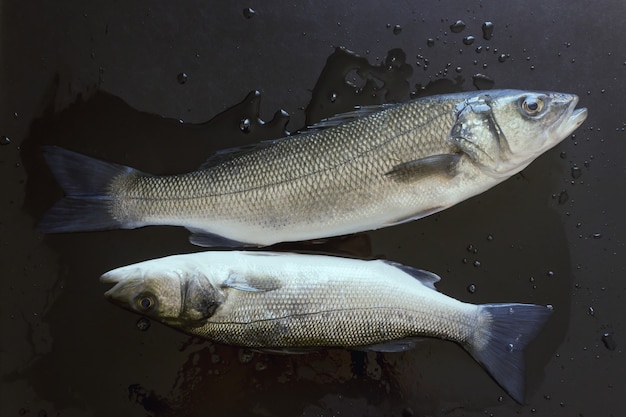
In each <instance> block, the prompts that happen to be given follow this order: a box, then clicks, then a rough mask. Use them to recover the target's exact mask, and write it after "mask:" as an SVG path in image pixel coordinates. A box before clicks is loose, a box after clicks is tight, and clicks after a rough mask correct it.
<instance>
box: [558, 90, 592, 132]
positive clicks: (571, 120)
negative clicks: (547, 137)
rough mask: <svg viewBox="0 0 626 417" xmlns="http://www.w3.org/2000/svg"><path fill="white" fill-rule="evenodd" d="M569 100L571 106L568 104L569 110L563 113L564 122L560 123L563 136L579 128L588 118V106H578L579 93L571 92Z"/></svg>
mask: <svg viewBox="0 0 626 417" xmlns="http://www.w3.org/2000/svg"><path fill="white" fill-rule="evenodd" d="M567 100H569V101H570V103H569V106H567V111H565V113H564V115H563V118H562V122H561V123H560V124H559V131H560V132H561V135H562V136H563V137H565V136H568V135H569V134H571V133H572V132H573V131H574V130H576V129H578V127H579V126H580V125H582V124H583V122H584V121H585V120H586V119H587V108H586V107H581V108H579V109H577V108H576V105H577V104H578V100H579V98H578V96H577V95H575V94H571V95H569V97H567Z"/></svg>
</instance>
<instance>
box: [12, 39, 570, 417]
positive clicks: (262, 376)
mask: <svg viewBox="0 0 626 417" xmlns="http://www.w3.org/2000/svg"><path fill="white" fill-rule="evenodd" d="M405 60H406V56H405V54H404V52H403V51H401V50H397V49H396V50H391V51H390V52H389V54H388V56H387V57H386V58H385V59H384V60H383V63H382V64H380V65H372V64H370V63H369V62H368V60H367V59H365V58H363V57H359V56H357V55H355V54H352V53H350V52H348V51H346V50H344V49H337V50H336V51H335V52H334V53H333V54H332V55H331V56H330V57H329V59H328V61H327V64H326V67H325V68H324V69H323V70H322V72H321V76H320V78H319V80H318V82H317V84H316V87H315V89H314V91H313V92H312V100H311V102H310V104H309V106H307V110H306V123H307V125H310V124H314V123H315V122H317V121H319V120H321V119H322V118H324V117H328V116H331V115H333V114H335V113H338V112H342V111H347V110H349V109H352V108H353V107H354V106H355V105H366V104H377V103H381V102H393V101H402V100H405V99H406V98H407V96H408V95H409V90H410V85H409V83H408V81H407V78H408V76H410V75H411V73H412V69H411V68H412V67H411V66H410V65H408V64H406V62H405ZM463 83H464V81H463V79H461V78H457V79H455V80H454V81H453V80H449V79H439V80H437V81H436V82H432V83H429V84H428V85H426V86H425V87H423V88H422V87H421V86H417V89H416V91H414V93H413V94H412V95H413V96H422V95H427V94H433V93H443V92H453V91H460V90H461V89H463V88H466V87H467V86H464V85H463ZM259 100H260V95H259V94H258V93H257V92H252V93H250V94H249V95H248V96H247V97H246V98H245V99H244V100H243V101H242V102H241V103H239V104H237V105H235V106H233V107H231V108H230V109H228V110H226V111H224V112H223V113H221V114H219V115H217V116H215V117H214V118H213V119H211V121H209V122H207V123H204V124H200V125H188V124H184V123H183V124H181V123H179V122H177V121H173V120H168V119H163V118H160V117H157V116H154V115H149V114H145V113H141V112H139V111H136V110H134V109H132V108H130V107H129V106H127V105H126V104H125V103H124V102H123V101H121V100H120V99H118V98H116V97H113V96H110V95H107V94H104V93H101V92H96V93H95V94H94V95H93V96H91V97H86V98H84V99H81V100H78V101H77V102H76V103H75V104H73V105H71V106H70V107H69V108H67V109H66V110H63V111H61V112H58V113H56V112H54V111H52V110H50V111H48V112H46V114H45V115H44V117H42V118H39V119H38V120H36V121H35V122H34V124H33V125H32V128H31V134H30V137H29V138H28V139H27V140H26V141H25V142H24V143H23V145H22V148H21V149H22V159H23V163H24V166H25V168H26V170H27V172H28V182H27V184H26V190H27V192H26V196H25V200H24V210H25V211H26V212H27V213H29V214H30V215H32V216H33V217H34V218H40V217H41V214H42V213H43V212H44V211H45V210H46V209H48V208H49V207H50V205H51V204H52V203H53V202H54V201H55V200H56V199H58V198H59V197H60V196H61V191H60V189H59V188H58V186H56V185H54V181H53V179H52V177H51V174H50V173H49V172H48V170H47V169H46V168H45V165H44V163H43V160H42V158H41V156H40V148H41V146H42V145H43V144H55V145H59V146H63V147H66V148H69V149H72V150H76V151H78V152H83V153H86V154H89V155H93V156H96V157H99V158H101V159H106V160H109V161H115V162H118V163H121V164H126V165H132V166H135V167H137V168H139V169H141V170H145V171H147V172H151V173H155V174H167V173H175V172H186V171H189V170H192V169H194V168H195V167H196V166H197V165H199V164H200V163H202V162H203V160H204V159H206V157H207V156H208V155H210V154H211V153H212V152H214V151H216V150H219V149H222V148H229V147H236V146H242V145H246V144H249V143H254V142H257V141H259V140H265V139H272V138H277V137H281V136H284V134H285V131H286V124H287V121H288V116H287V115H286V113H285V112H281V111H277V112H276V113H275V115H274V117H273V118H272V120H271V121H268V122H263V121H261V119H260V116H259ZM86 138H88V139H86ZM548 158H552V159H554V156H548ZM552 189H553V188H552V186H551V184H548V183H543V182H541V181H536V180H533V181H529V180H527V179H526V178H524V176H522V175H517V176H515V177H514V178H512V179H510V180H509V184H508V186H507V187H497V188H496V189H494V190H491V191H489V192H488V193H486V194H485V195H484V196H480V197H479V198H474V199H472V200H470V201H467V202H465V203H463V204H462V205H459V206H458V207H455V208H453V209H450V210H448V211H446V212H444V213H441V214H437V215H435V216H431V217H429V218H426V219H422V220H420V221H419V222H413V223H411V224H408V225H402V226H399V227H394V228H389V229H385V230H381V231H378V232H372V233H367V234H365V233H364V234H358V235H353V236H346V237H340V238H334V239H323V240H320V241H316V242H305V243H285V244H279V245H276V246H275V247H273V248H272V249H275V250H285V251H287V250H297V251H305V252H311V251H314V252H323V253H333V254H339V255H344V256H352V257H359V258H373V257H386V258H391V259H393V260H395V261H398V262H402V263H405V264H407V265H412V266H416V267H420V268H424V269H430V270H432V271H434V272H437V273H439V274H440V275H441V276H442V277H443V280H442V282H441V283H439V284H438V287H439V289H440V290H441V291H442V292H444V293H446V294H448V295H450V296H452V297H455V298H458V299H461V300H465V301H468V302H472V303H483V302H507V301H518V302H532V303H537V304H552V305H554V307H555V314H554V315H553V317H552V318H551V320H550V321H549V323H548V325H547V326H546V329H545V330H544V332H543V333H542V334H541V335H540V336H539V338H538V339H537V340H536V341H535V342H534V343H533V344H532V345H531V346H530V348H529V350H528V355H527V359H528V368H529V369H528V380H529V388H530V390H529V392H530V393H533V392H534V389H533V385H535V384H536V383H537V382H538V381H540V380H541V379H542V369H543V367H544V365H545V364H546V362H547V361H548V359H549V358H550V356H551V355H553V353H554V350H555V349H556V347H557V345H558V344H559V343H560V342H561V340H562V338H563V335H564V332H565V329H566V328H567V323H568V311H569V303H570V301H569V288H570V285H571V271H570V260H569V252H568V244H567V241H566V237H565V234H564V231H563V228H562V225H561V223H560V220H559V217H558V215H557V214H556V213H555V212H554V209H553V208H551V207H549V206H547V205H546V204H545V202H544V196H545V195H549V194H550V192H551V191H552ZM522 202H523V205H522V204H521V203H522ZM555 204H556V203H555ZM500 212H506V213H507V218H501V217H499V214H498V213H500ZM538 233H540V236H541V245H537V246H534V244H533V243H532V242H536V240H537V238H538V236H539V235H538ZM44 240H45V242H46V244H47V245H49V246H50V247H51V248H53V249H54V251H56V252H57V253H58V254H59V265H61V266H60V269H59V270H58V271H56V273H57V274H58V277H59V278H58V281H56V282H54V283H52V284H49V285H50V286H49V288H48V290H47V291H48V293H49V297H50V300H49V303H48V305H47V308H46V311H45V314H44V316H43V317H42V318H41V320H42V322H43V323H45V328H46V329H47V330H46V331H45V332H44V334H38V333H37V332H32V333H31V334H30V335H29V340H30V341H31V343H32V349H33V352H34V359H33V360H32V361H31V362H30V364H29V365H28V366H27V367H25V368H24V369H20V370H17V371H15V372H13V373H12V374H11V375H9V377H8V379H9V380H11V381H17V380H20V379H25V380H27V381H29V383H30V384H32V386H33V387H34V389H35V391H36V393H37V395H38V396H40V397H41V398H43V399H49V400H50V401H52V402H53V404H54V406H53V407H54V409H56V410H64V409H74V410H87V409H88V408H89V407H90V406H91V405H90V404H92V401H93V403H98V404H99V407H100V408H99V410H98V413H99V414H100V415H107V414H109V415H114V414H116V412H117V411H116V410H119V408H118V407H119V404H120V402H122V403H123V402H124V401H127V403H128V407H129V408H128V409H129V410H132V411H131V412H132V413H133V414H137V415H145V413H148V414H149V415H156V416H187V415H199V414H200V413H202V414H204V413H208V410H210V412H211V414H215V415H259V416H262V415H285V416H294V415H303V416H313V415H316V416H317V415H339V414H343V415H381V414H385V415H398V416H399V415H402V416H412V415H437V414H439V413H441V412H443V413H447V414H449V415H456V413H457V412H459V413H462V412H463V411H476V410H482V409H484V408H485V407H489V406H493V405H496V404H498V403H499V402H500V400H502V399H500V400H499V397H502V396H504V400H502V401H507V402H511V401H512V400H510V399H509V398H508V397H506V395H505V394H504V393H503V392H502V391H501V390H500V388H499V387H498V386H497V385H496V384H495V383H494V382H493V381H492V380H491V379H490V377H489V376H488V375H487V374H486V373H484V371H483V370H482V369H481V368H480V367H479V366H478V365H477V364H476V363H474V362H473V360H472V359H471V358H470V357H469V355H467V354H466V353H465V352H463V350H462V349H461V348H460V347H458V346H455V345H454V344H452V343H450V342H444V341H438V340H428V341H424V342H423V343H420V344H418V346H417V347H416V348H415V349H413V350H411V351H408V352H404V353H373V352H368V353H364V352H354V351H347V350H340V349H332V350H322V351H319V352H314V353H309V354H302V355H267V354H262V353H257V352H251V351H248V350H245V349H240V348H237V347H231V346H222V345H217V344H213V343H210V342H207V341H203V340H198V339H196V338H190V337H188V336H186V335H184V334H182V333H178V332H176V331H174V330H172V329H169V328H166V327H164V326H161V325H159V324H153V325H149V322H146V321H145V320H144V321H139V322H138V321H137V320H138V317H136V316H132V315H131V314H129V313H127V312H125V311H118V309H117V308H115V307H113V306H110V305H108V304H107V303H106V301H105V300H104V299H103V297H102V293H103V292H104V291H105V290H106V288H104V287H103V286H102V285H100V284H99V283H97V280H96V278H97V277H98V276H99V275H100V274H101V273H103V272H104V271H107V270H109V269H112V268H114V267H117V266H121V265H125V264H129V263H133V262H137V261H140V260H144V259H150V258H156V257H159V256H165V255H169V254H173V253H185V252H191V251H197V250H199V248H196V247H193V246H191V245H189V244H188V242H187V232H186V231H185V230H182V229H179V228H170V227H150V228H143V229H137V230H130V231H112V232H97V233H75V234H67V235H50V236H46V237H45V238H44ZM545 248H550V250H549V253H547V252H546V249H545ZM547 271H556V272H553V275H554V274H556V275H557V277H558V279H554V277H553V276H548V274H547ZM459 282H460V283H461V284H460V285H453V284H455V283H456V284H458V283H459ZM470 286H473V290H472V291H467V290H466V288H468V287H470ZM94 375H98V384H97V385H98V386H99V387H100V388H99V389H101V390H106V391H108V392H109V394H108V395H110V396H113V397H114V398H115V399H116V400H115V401H112V402H111V404H109V405H106V404H102V403H101V402H98V400H97V398H98V396H97V395H96V394H95V393H93V392H92V389H93V387H92V385H91V384H85V383H84V381H89V380H90V379H92V378H93V376H94ZM67 387H71V389H70V390H68V388H67ZM24 410H25V411H28V412H29V413H31V414H32V413H33V412H34V411H33V410H26V409H24ZM25 414H26V413H25Z"/></svg>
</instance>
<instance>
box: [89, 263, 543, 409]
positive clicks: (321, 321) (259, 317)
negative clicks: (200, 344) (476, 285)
mask: <svg viewBox="0 0 626 417" xmlns="http://www.w3.org/2000/svg"><path fill="white" fill-rule="evenodd" d="M438 280H439V277H438V276H437V275H435V274H433V273H430V272H426V271H422V270H418V269H414V268H411V267H407V266H403V265H400V264H396V263H392V262H386V261H380V260H377V261H362V260H356V259H347V258H338V257H332V256H322V255H300V254H290V253H271V252H237V251H229V252H203V253H195V254H187V255H176V256H170V257H166V258H161V259H155V260H150V261H146V262H141V263H138V264H134V265H129V266H125V267H122V268H118V269H114V270H112V271H110V272H107V273H106V274H104V275H103V276H102V277H101V281H102V282H105V283H111V284H115V285H114V286H113V287H112V288H111V289H109V290H108V291H107V292H106V293H105V296H106V297H107V298H108V299H109V300H111V301H112V302H114V303H116V304H118V305H120V306H122V307H124V308H126V309H129V310H131V311H134V312H136V313H140V314H143V315H146V316H148V317H152V318H154V319H155V320H158V321H160V322H162V323H165V324H167V325H169V326H172V327H175V328H177V329H180V330H183V331H185V332H187V333H190V334H194V335H197V336H201V337H204V338H207V339H210V340H213V341H216V342H220V343H226V344H232V345H237V346H245V347H249V348H254V349H261V350H280V349H285V348H286V349H288V350H294V349H295V350H297V349H302V348H324V347H346V348H352V349H369V350H377V351H387V352H389V351H401V350H405V349H408V348H410V347H412V345H413V344H414V342H415V338H416V337H419V336H430V337H437V338H442V339H447V340H451V341H454V342H457V343H458V344H460V345H461V346H463V348H465V349H466V350H467V351H468V352H469V353H470V354H471V355H472V356H473V357H474V359H476V360H477V361H478V362H479V363H480V364H481V365H482V366H483V367H484V368H485V369H486V370H487V372H489V373H490V374H491V375H492V376H493V378H494V379H495V380H496V381H497V382H498V383H499V384H500V385H501V386H502V388H504V389H505V390H506V391H507V392H508V393H509V394H510V395H511V397H513V398H514V399H515V400H516V401H518V402H522V401H523V397H524V357H523V352H522V349H523V348H524V346H525V345H526V344H527V343H528V342H529V341H530V340H531V339H533V338H534V336H535V335H536V334H537V332H538V331H539V330H540V329H541V327H542V326H543V324H544V322H545V321H546V320H547V318H548V316H549V315H550V312H551V309H550V308H548V307H544V306H538V305H532V304H483V305H475V304H468V303H463V302H460V301H458V300H455V299H453V298H450V297H448V296H446V295H443V294H441V293H439V292H437V291H436V290H435V287H434V283H435V282H437V281H438Z"/></svg>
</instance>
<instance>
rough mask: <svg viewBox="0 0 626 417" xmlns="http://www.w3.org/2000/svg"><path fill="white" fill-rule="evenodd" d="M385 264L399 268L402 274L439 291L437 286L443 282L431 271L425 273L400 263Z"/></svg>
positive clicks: (389, 262) (388, 262)
mask: <svg viewBox="0 0 626 417" xmlns="http://www.w3.org/2000/svg"><path fill="white" fill-rule="evenodd" d="M383 262H385V263H386V264H388V265H391V266H393V267H396V268H398V269H399V270H401V271H402V272H405V273H407V274H409V275H411V276H412V277H413V278H415V279H417V280H418V281H419V282H421V283H422V284H423V285H424V286H426V287H428V288H431V289H433V290H435V291H437V288H435V284H436V283H437V282H439V281H440V280H441V278H440V277H439V275H437V274H434V273H432V272H429V271H424V270H423V269H417V268H413V267H412V266H406V265H402V264H400V263H397V262H393V261H383Z"/></svg>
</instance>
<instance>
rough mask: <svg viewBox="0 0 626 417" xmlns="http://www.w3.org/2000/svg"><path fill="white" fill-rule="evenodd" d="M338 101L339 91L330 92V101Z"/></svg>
mask: <svg viewBox="0 0 626 417" xmlns="http://www.w3.org/2000/svg"><path fill="white" fill-rule="evenodd" d="M335 101H337V93H330V102H331V103H334V102H335Z"/></svg>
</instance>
